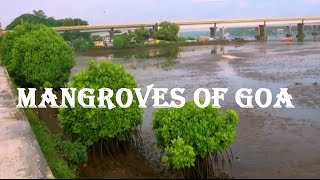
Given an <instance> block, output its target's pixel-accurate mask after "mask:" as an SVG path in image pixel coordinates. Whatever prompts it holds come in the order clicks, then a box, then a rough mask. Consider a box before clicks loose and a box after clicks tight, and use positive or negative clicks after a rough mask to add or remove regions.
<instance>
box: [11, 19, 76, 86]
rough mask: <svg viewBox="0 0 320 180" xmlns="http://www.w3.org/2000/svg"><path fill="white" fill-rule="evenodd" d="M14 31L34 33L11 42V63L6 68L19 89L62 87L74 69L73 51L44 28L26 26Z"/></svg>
mask: <svg viewBox="0 0 320 180" xmlns="http://www.w3.org/2000/svg"><path fill="white" fill-rule="evenodd" d="M17 28H18V32H20V31H21V32H27V29H33V30H32V31H29V32H28V33H26V34H23V36H19V38H14V44H13V48H12V54H11V62H10V63H9V64H7V67H8V71H9V73H10V72H14V73H13V74H12V75H13V78H14V80H15V81H16V82H18V83H19V85H22V86H24V85H29V86H32V87H43V86H44V85H46V87H48V86H50V85H51V87H54V88H57V87H62V86H63V85H64V83H66V82H67V81H68V80H69V75H70V72H71V68H72V67H73V65H74V53H73V50H72V48H71V47H70V46H69V45H68V44H67V43H66V42H65V41H64V40H63V38H62V37H61V36H60V35H58V33H57V32H56V31H54V30H53V29H51V28H49V27H47V26H44V25H26V26H22V27H20V26H18V27H17ZM20 28H22V29H20ZM15 31H16V29H14V30H13V32H15ZM18 34H19V33H18ZM8 56H9V57H10V54H9V55H8ZM21 67H23V68H21Z"/></svg>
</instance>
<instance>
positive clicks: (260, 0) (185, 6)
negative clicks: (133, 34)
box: [0, 0, 320, 28]
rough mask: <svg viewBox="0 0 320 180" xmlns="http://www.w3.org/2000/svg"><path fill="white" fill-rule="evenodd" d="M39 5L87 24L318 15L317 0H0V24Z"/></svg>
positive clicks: (49, 12) (319, 0)
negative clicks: (79, 19)
mask: <svg viewBox="0 0 320 180" xmlns="http://www.w3.org/2000/svg"><path fill="white" fill-rule="evenodd" d="M39 9H42V10H44V11H45V13H46V15H47V16H50V17H55V18H64V17H73V18H76V17H79V18H81V19H84V20H87V21H88V22H89V24H92V25H97V24H108V23H139V22H155V21H156V22H159V21H162V20H173V21H175V20H201V19H210V18H246V17H252V18H255V17H289V16H290V17H292V16H320V0H90V1H84V0H0V22H1V23H2V26H3V28H4V27H5V26H7V25H8V24H9V23H10V22H11V21H12V20H13V19H14V18H16V17H17V16H19V15H21V14H23V13H27V12H29V13H30V12H32V10H39Z"/></svg>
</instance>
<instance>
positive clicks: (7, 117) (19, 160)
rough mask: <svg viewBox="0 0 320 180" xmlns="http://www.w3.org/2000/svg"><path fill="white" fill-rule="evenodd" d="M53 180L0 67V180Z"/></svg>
mask: <svg viewBox="0 0 320 180" xmlns="http://www.w3.org/2000/svg"><path fill="white" fill-rule="evenodd" d="M4 178H5V179H7V178H8V179H16V178H21V179H31V178H32V179H38V178H45V179H52V178H54V177H53V175H52V173H51V171H50V169H49V168H48V166H47V163H46V161H45V159H44V156H43V154H42V152H41V150H40V147H39V144H38V142H37V140H36V139H35V136H34V134H33V132H32V129H31V127H30V124H29V122H28V120H27V118H26V116H25V114H24V112H23V111H22V110H21V109H17V108H16V96H15V94H14V91H13V88H12V85H11V83H10V80H9V77H8V74H7V72H6V69H5V68H4V67H3V66H2V65H0V179H4Z"/></svg>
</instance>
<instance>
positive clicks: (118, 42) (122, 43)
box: [112, 34, 130, 49]
mask: <svg viewBox="0 0 320 180" xmlns="http://www.w3.org/2000/svg"><path fill="white" fill-rule="evenodd" d="M129 41H130V40H129V36H128V35H127V34H121V35H117V36H115V37H114V38H113V43H112V46H113V48H115V49H122V48H127V47H128V46H129Z"/></svg>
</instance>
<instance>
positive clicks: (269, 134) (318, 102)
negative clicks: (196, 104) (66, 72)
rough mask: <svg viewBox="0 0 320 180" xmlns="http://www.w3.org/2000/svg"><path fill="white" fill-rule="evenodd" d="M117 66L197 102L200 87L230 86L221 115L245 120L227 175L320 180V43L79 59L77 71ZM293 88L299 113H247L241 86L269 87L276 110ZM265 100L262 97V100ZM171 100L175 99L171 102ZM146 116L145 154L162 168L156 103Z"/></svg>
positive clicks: (173, 50)
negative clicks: (282, 92)
mask: <svg viewBox="0 0 320 180" xmlns="http://www.w3.org/2000/svg"><path fill="white" fill-rule="evenodd" d="M92 59H95V60H96V61H105V60H106V59H108V60H111V61H113V62H115V63H119V64H122V65H124V66H125V67H126V69H127V70H128V71H129V72H130V73H132V74H133V75H134V76H135V78H136V80H137V82H138V85H139V87H141V88H144V89H145V87H146V86H147V85H150V84H155V87H165V88H169V89H171V88H174V87H181V88H185V89H186V91H185V93H184V97H186V99H190V100H192V98H193V92H194V91H195V90H196V89H197V88H200V87H201V88H228V89H229V90H228V92H227V94H226V97H225V101H222V102H221V106H222V110H225V109H227V108H234V109H236V110H237V111H238V112H239V116H240V120H239V123H238V128H237V135H236V139H235V142H234V144H233V145H232V150H233V153H234V156H235V157H236V158H235V160H234V162H233V163H232V167H230V168H228V171H229V172H230V173H231V174H232V175H233V176H234V177H235V178H267V177H268V178H315V177H319V176H320V155H319V152H320V140H319V137H320V119H319V117H320V44H319V42H305V43H297V42H293V43H290V44H284V43H281V42H269V43H251V44H247V45H242V46H197V47H180V48H178V47H175V48H172V47H170V48H162V49H161V50H157V49H153V50H146V51H132V50H131V51H125V52H122V53H116V54H114V53H111V54H110V53H108V52H105V53H99V54H97V55H96V56H84V55H78V56H77V63H76V65H75V67H74V69H73V70H72V71H73V73H76V72H78V71H79V70H82V69H85V68H86V67H87V63H88V62H89V61H90V60H92ZM281 87H282V88H288V92H289V93H290V94H291V95H292V97H293V99H292V104H293V105H294V106H295V108H294V109H286V108H283V109H274V108H272V106H270V107H269V108H265V109H262V108H259V107H258V106H257V105H256V104H255V103H253V105H254V106H255V108H253V109H243V108H240V107H239V106H238V105H237V104H236V102H235V99H234V96H235V92H236V90H238V89H239V88H252V89H253V93H254V92H255V91H256V90H257V89H258V88H269V89H271V91H272V93H273V101H272V105H273V104H274V103H275V101H276V98H275V96H276V94H277V93H279V88H281ZM253 95H254V94H253ZM263 98H264V97H262V99H263ZM166 100H170V97H169V96H168V97H166ZM147 104H148V106H149V108H147V109H145V111H144V121H143V125H142V136H143V139H144V142H145V148H144V149H145V152H144V153H145V156H146V157H147V158H148V159H149V161H150V162H154V163H155V164H159V151H158V149H157V147H156V146H155V144H154V135H153V133H152V125H151V122H152V118H153V116H152V112H153V110H154V109H153V108H152V107H150V106H151V105H152V104H153V102H152V101H151V99H150V98H149V101H148V102H147Z"/></svg>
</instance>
